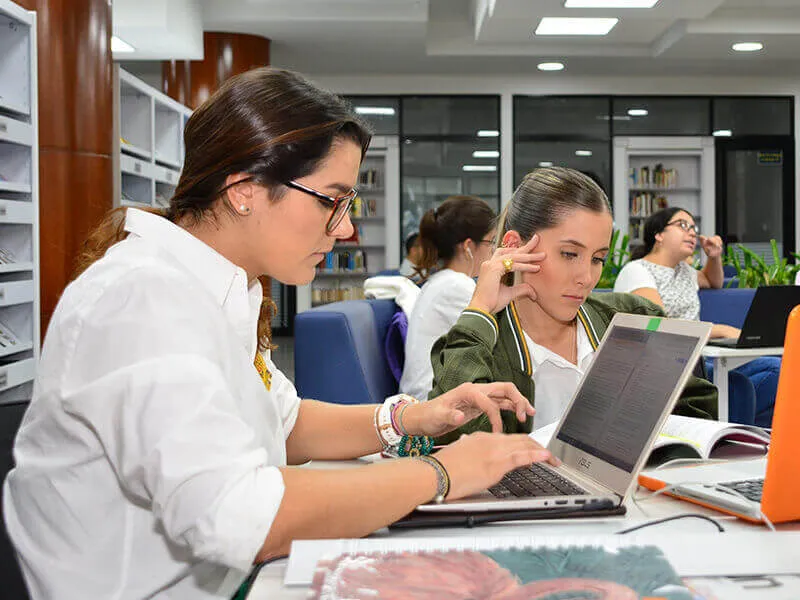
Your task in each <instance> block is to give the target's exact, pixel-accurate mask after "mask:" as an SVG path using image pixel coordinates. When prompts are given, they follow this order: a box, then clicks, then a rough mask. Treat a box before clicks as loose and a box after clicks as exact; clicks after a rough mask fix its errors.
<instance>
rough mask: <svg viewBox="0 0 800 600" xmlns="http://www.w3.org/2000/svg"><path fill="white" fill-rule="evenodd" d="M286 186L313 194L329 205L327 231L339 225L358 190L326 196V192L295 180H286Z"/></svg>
mask: <svg viewBox="0 0 800 600" xmlns="http://www.w3.org/2000/svg"><path fill="white" fill-rule="evenodd" d="M286 187H290V188H292V189H295V190H298V191H300V192H305V193H306V194H309V195H311V196H314V197H315V198H316V199H317V200H321V201H322V202H324V203H326V204H328V205H330V206H331V207H332V208H333V212H332V213H331V216H330V218H329V219H328V223H327V225H325V230H326V231H327V232H328V233H331V232H332V231H333V230H334V229H336V228H337V227H338V226H339V223H341V222H342V219H344V216H345V215H346V214H347V213H348V212H349V211H350V206H351V205H352V204H353V200H355V198H356V196H358V190H357V189H356V188H353V189H351V190H350V191H349V192H347V193H346V194H343V195H342V196H338V197H336V198H334V197H333V196H328V194H323V193H322V192H318V191H317V190H315V189H313V188H310V187H308V186H305V185H303V184H302V183H297V182H296V181H287V182H286Z"/></svg>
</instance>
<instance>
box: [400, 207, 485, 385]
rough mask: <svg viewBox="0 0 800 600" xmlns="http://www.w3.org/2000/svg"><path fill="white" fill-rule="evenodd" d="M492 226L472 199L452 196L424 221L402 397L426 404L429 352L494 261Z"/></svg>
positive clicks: (430, 371)
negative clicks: (419, 285)
mask: <svg viewBox="0 0 800 600" xmlns="http://www.w3.org/2000/svg"><path fill="white" fill-rule="evenodd" d="M494 220H495V214H494V211H493V210H492V209H491V208H489V205H488V204H486V202H484V201H483V200H481V199H480V198H476V197H474V196H451V197H450V198H448V199H447V200H445V201H444V202H442V204H441V205H440V206H439V207H438V208H436V209H431V210H429V211H427V212H426V213H425V214H424V215H423V216H422V220H421V221H420V225H419V238H418V241H419V244H420V255H421V258H420V260H419V261H418V264H417V268H418V270H419V272H420V274H421V275H422V276H423V278H424V279H423V281H424V282H425V283H424V285H423V286H422V290H421V292H420V294H419V297H418V298H417V301H416V303H415V304H414V310H413V311H412V312H411V317H410V318H409V320H408V334H407V336H406V347H405V363H404V364H403V376H402V377H401V378H400V391H401V392H404V393H407V394H411V395H412V396H415V397H417V398H426V397H427V396H428V392H430V391H431V385H432V383H433V370H432V369H431V358H430V357H431V347H432V346H433V343H434V342H435V341H436V340H437V339H438V338H439V337H440V336H442V335H444V334H445V333H447V331H448V330H449V329H450V328H451V327H452V326H453V324H454V323H455V322H456V319H458V315H460V314H461V311H462V310H464V309H465V308H466V307H467V304H469V299H470V298H472V293H473V292H474V291H475V281H474V280H473V277H477V275H478V269H479V268H480V266H481V264H482V263H483V261H484V260H486V259H487V258H489V257H490V256H491V255H492V243H493V242H494V239H493V238H494V231H493V227H494Z"/></svg>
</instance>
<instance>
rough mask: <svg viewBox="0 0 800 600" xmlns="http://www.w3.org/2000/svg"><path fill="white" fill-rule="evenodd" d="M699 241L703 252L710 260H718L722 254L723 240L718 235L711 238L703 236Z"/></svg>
mask: <svg viewBox="0 0 800 600" xmlns="http://www.w3.org/2000/svg"><path fill="white" fill-rule="evenodd" d="M698 239H699V240H700V246H702V248H703V252H705V253H706V256H708V258H717V257H718V256H720V255H721V254H722V238H721V237H719V236H718V235H712V236H711V237H706V236H704V235H701V236H699V238H698Z"/></svg>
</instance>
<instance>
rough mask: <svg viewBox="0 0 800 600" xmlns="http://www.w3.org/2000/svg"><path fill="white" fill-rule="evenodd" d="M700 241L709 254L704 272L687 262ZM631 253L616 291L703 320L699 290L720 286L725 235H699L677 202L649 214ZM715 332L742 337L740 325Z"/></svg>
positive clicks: (721, 326)
mask: <svg viewBox="0 0 800 600" xmlns="http://www.w3.org/2000/svg"><path fill="white" fill-rule="evenodd" d="M698 243H699V244H700V247H701V248H703V252H705V253H706V256H707V258H708V260H707V261H706V264H705V266H704V267H703V269H702V270H700V271H698V270H697V269H695V268H694V267H693V266H691V265H690V264H689V263H687V262H686V261H687V259H688V258H689V257H691V256H692V254H693V253H694V250H695V248H696V247H697V244H698ZM631 258H632V259H633V260H631V261H630V262H629V263H627V264H626V265H625V266H624V267H622V269H621V270H620V272H619V275H618V276H617V280H616V282H615V283H614V291H615V292H626V293H632V294H636V295H638V296H641V297H642V298H647V299H648V300H650V301H651V302H655V303H656V304H658V305H659V306H661V307H662V308H663V309H664V312H666V313H667V316H668V317H673V318H679V319H693V320H697V319H699V318H700V298H699V296H698V295H697V291H698V289H700V288H721V287H722V283H723V278H724V275H723V273H722V239H721V238H720V237H719V236H718V235H713V236H710V237H706V236H704V235H700V232H699V229H698V228H697V225H695V222H694V217H692V215H691V214H689V213H688V212H687V211H685V210H683V209H681V208H678V207H670V208H665V209H663V210H660V211H658V212H657V213H653V214H652V215H650V217H648V219H647V221H645V224H644V243H643V244H642V245H640V246H637V247H636V248H635V249H634V250H633V252H632V255H631ZM711 337H739V329H737V328H736V327H731V326H730V325H724V324H715V325H714V327H713V328H712V330H711Z"/></svg>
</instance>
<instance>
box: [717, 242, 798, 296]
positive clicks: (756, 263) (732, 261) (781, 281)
mask: <svg viewBox="0 0 800 600" xmlns="http://www.w3.org/2000/svg"><path fill="white" fill-rule="evenodd" d="M769 243H770V246H771V247H772V260H773V264H771V265H768V264H767V262H766V261H765V260H764V258H763V257H762V256H760V255H758V254H756V253H755V252H753V251H752V250H751V249H750V248H748V247H747V246H743V245H742V244H736V248H735V249H734V248H733V246H728V252H727V254H726V255H725V258H724V259H723V262H724V264H726V265H731V266H733V267H735V268H736V277H737V279H738V280H739V287H743V288H754V287H759V286H762V285H793V284H794V280H795V277H796V276H797V272H798V271H800V254H798V253H797V252H792V256H793V257H794V259H795V264H789V261H788V260H786V259H785V258H783V257H782V256H781V255H780V253H779V252H778V243H777V242H776V241H775V240H774V239H773V240H770V241H769ZM731 283H732V282H731ZM731 283H729V284H728V285H729V286H730V285H731Z"/></svg>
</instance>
